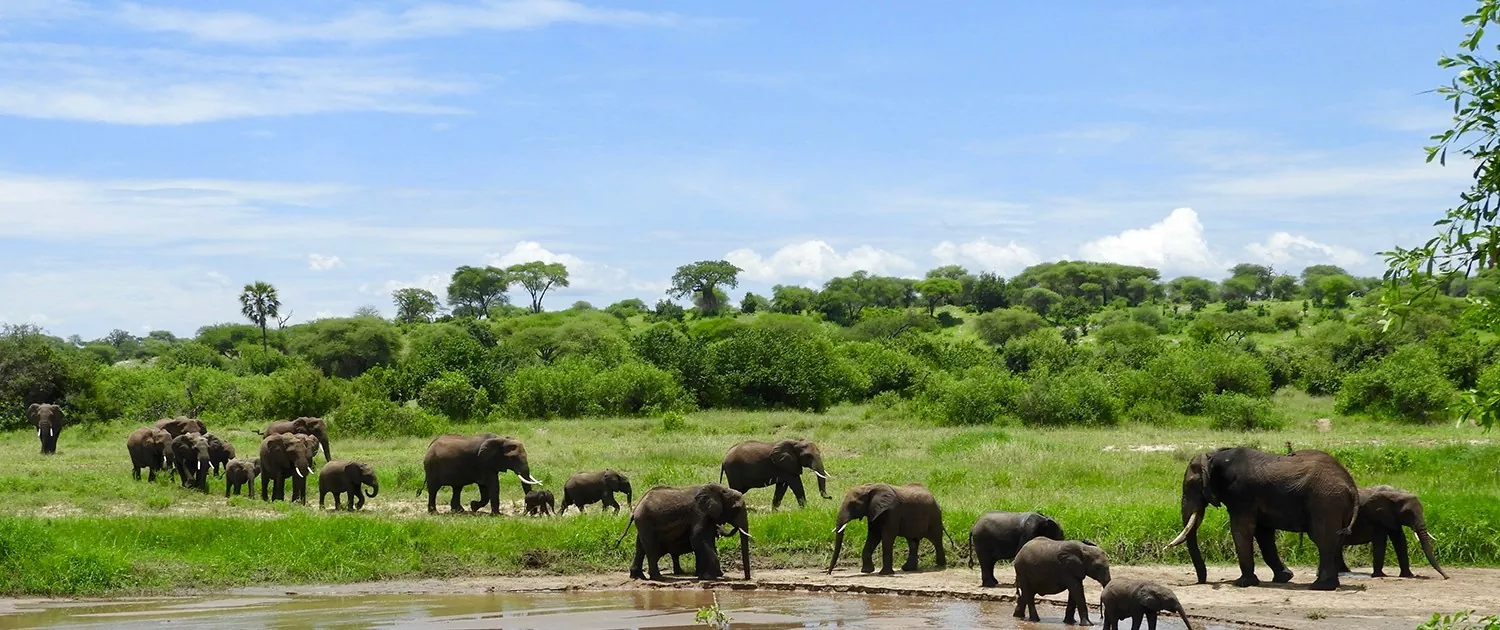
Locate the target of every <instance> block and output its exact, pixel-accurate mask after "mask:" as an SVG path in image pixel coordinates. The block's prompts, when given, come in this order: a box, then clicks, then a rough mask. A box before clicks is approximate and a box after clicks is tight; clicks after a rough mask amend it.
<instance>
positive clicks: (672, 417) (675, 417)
mask: <svg viewBox="0 0 1500 630" xmlns="http://www.w3.org/2000/svg"><path fill="white" fill-rule="evenodd" d="M686 428H687V416H685V415H683V413H682V412H681V411H667V412H664V413H662V415H661V430H662V431H664V432H666V433H676V432H678V431H681V430H683V429H686Z"/></svg>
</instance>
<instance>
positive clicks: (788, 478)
mask: <svg viewBox="0 0 1500 630" xmlns="http://www.w3.org/2000/svg"><path fill="white" fill-rule="evenodd" d="M803 468H806V469H808V470H811V471H812V473H813V475H815V476H817V478H818V494H819V495H821V496H822V497H823V498H825V499H832V498H833V497H831V496H828V471H826V470H824V468H823V451H822V449H819V448H818V445H817V444H814V443H812V442H809V441H807V440H782V441H780V442H777V443H775V444H771V443H769V442H756V441H746V442H740V443H739V444H735V445H734V446H732V447H730V448H729V452H727V453H725V454H724V462H723V463H721V464H720V465H719V481H720V482H721V483H722V482H726V481H727V483H728V485H729V487H730V488H732V489H734V490H736V491H739V492H741V493H743V492H749V491H750V490H751V489H752V488H764V487H766V486H770V485H774V486H776V494H775V495H774V496H772V498H771V509H773V510H774V509H776V508H779V507H781V498H782V497H784V496H786V491H787V488H791V490H792V496H794V497H796V498H797V506H798V507H807V494H806V492H805V491H804V490H803V489H802V469H803Z"/></svg>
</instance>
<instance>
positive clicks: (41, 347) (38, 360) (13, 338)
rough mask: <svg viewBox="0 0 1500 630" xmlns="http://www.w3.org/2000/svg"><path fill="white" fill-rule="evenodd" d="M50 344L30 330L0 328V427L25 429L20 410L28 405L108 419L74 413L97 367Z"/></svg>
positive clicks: (86, 416)
mask: <svg viewBox="0 0 1500 630" xmlns="http://www.w3.org/2000/svg"><path fill="white" fill-rule="evenodd" d="M50 339H51V338H49V337H47V336H46V335H43V334H41V331H40V330H38V329H36V328H33V327H30V326H3V327H0V427H4V428H6V429H13V428H18V427H22V426H26V424H27V420H26V407H27V405H30V404H31V403H34V402H46V403H57V404H60V405H62V406H63V407H64V413H70V412H73V411H84V412H85V413H84V414H83V415H82V417H79V418H76V419H77V420H80V421H88V420H106V419H109V416H104V417H99V416H97V415H93V414H89V413H86V410H84V409H81V408H80V406H81V405H83V404H84V402H85V400H91V399H92V396H91V393H92V390H93V388H94V379H95V376H96V373H97V372H96V371H97V370H99V369H100V368H99V367H98V366H97V364H95V363H94V361H93V359H92V358H90V357H89V356H87V355H85V354H84V353H83V352H80V351H77V350H75V349H73V348H68V347H59V346H58V345H54V344H53V343H52V342H51V341H50Z"/></svg>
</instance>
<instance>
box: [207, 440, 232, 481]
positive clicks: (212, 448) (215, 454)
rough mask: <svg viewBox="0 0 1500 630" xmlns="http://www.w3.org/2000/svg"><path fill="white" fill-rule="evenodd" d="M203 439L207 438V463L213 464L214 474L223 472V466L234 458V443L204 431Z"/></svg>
mask: <svg viewBox="0 0 1500 630" xmlns="http://www.w3.org/2000/svg"><path fill="white" fill-rule="evenodd" d="M203 439H205V440H208V463H209V465H210V466H213V471H214V476H219V475H222V474H224V466H226V465H228V464H229V460H231V459H234V455H235V453H234V445H233V444H230V443H229V442H226V441H224V440H223V439H221V438H220V437H219V436H217V435H214V434H212V433H204V434H203Z"/></svg>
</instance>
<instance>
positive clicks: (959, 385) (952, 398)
mask: <svg viewBox="0 0 1500 630" xmlns="http://www.w3.org/2000/svg"><path fill="white" fill-rule="evenodd" d="M935 389H936V391H933V392H929V393H928V394H927V396H928V397H929V398H930V400H929V401H928V402H926V403H925V404H924V405H923V410H924V411H925V412H926V413H927V414H928V415H930V416H933V417H934V419H936V420H937V421H938V422H939V423H941V424H951V425H962V424H990V423H998V422H1002V421H1003V419H1004V418H1005V417H1006V416H1010V415H1013V414H1014V413H1015V405H1016V400H1017V398H1018V397H1020V396H1021V394H1022V393H1023V392H1025V391H1026V382H1025V381H1023V380H1021V379H1020V378H1019V377H1016V376H1014V375H1012V374H1011V373H1010V372H1009V371H1006V370H1002V369H995V368H988V367H976V368H971V369H969V370H966V371H965V372H964V373H963V376H962V377H961V378H950V379H944V380H943V381H942V382H941V384H939V385H938V386H937V387H936V388H935Z"/></svg>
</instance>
